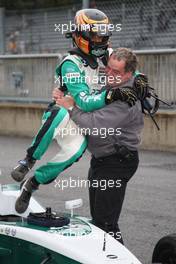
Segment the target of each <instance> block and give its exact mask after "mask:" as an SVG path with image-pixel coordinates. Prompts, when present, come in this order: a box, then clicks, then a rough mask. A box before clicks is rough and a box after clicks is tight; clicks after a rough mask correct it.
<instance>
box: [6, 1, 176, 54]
mask: <svg viewBox="0 0 176 264" xmlns="http://www.w3.org/2000/svg"><path fill="white" fill-rule="evenodd" d="M91 7H93V8H98V9H100V10H102V11H104V12H105V13H106V14H107V15H108V16H109V17H110V19H111V22H112V24H113V25H114V26H116V25H118V24H121V31H117V30H114V31H113V32H112V33H113V35H112V46H113V47H114V48H115V47H119V46H121V47H122V46H124V47H130V48H132V49H139V50H143V49H161V48H176V1H175V0H147V1H144V0H116V1H104V2H100V1H97V2H96V1H94V4H91ZM79 9H81V4H74V5H72V6H65V7H61V8H59V9H58V8H54V9H43V10H42V9H35V10H30V11H24V10H21V11H6V12H5V23H4V27H5V47H6V53H11V54H18V53H43V52H49V53H50V52H64V51H66V50H68V49H69V48H70V47H71V40H68V39H65V36H64V33H65V32H66V29H67V28H68V29H70V22H73V18H74V15H75V13H76V11H77V10H79ZM56 25H60V27H63V29H64V32H61V30H60V31H59V30H56ZM1 41H2V40H1Z"/></svg>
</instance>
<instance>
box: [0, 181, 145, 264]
mask: <svg viewBox="0 0 176 264" xmlns="http://www.w3.org/2000/svg"><path fill="white" fill-rule="evenodd" d="M19 192H20V187H19V186H18V185H16V184H10V185H0V263H1V264H24V263H25V264H29V263H30V264H31V263H33V264H71V263H72V264H73V263H75V264H76V263H83V264H105V263H108V264H141V262H140V261H139V260H138V259H137V258H136V257H135V256H134V255H133V254H132V253H131V252H130V251H129V250H128V249H127V248H126V247H125V246H123V245H122V244H120V243H119V242H118V241H117V240H115V239H114V238H113V237H112V236H110V235H109V234H107V233H106V232H104V231H103V230H101V229H99V228H97V227H96V226H94V225H93V224H92V223H91V220H90V219H88V218H86V217H81V216H76V215H74V214H73V209H74V208H77V207H79V206H80V205H81V204H82V200H81V199H77V200H73V201H67V202H66V209H70V210H71V213H68V214H61V213H55V212H52V210H51V208H47V209H45V208H44V207H43V206H41V205H40V204H39V203H38V202H37V201H36V200H35V199H34V198H32V199H31V201H30V204H29V207H28V209H27V211H26V212H25V213H24V214H22V215H19V214H18V213H17V212H16V211H15V201H16V198H17V196H18V195H19Z"/></svg>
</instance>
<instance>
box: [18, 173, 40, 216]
mask: <svg viewBox="0 0 176 264" xmlns="http://www.w3.org/2000/svg"><path fill="white" fill-rule="evenodd" d="M32 178H33V177H30V178H29V179H27V180H26V181H24V183H23V184H22V188H21V194H20V196H19V197H18V199H17V200H16V203H15V210H16V211H17V212H18V213H19V214H22V213H24V212H25V211H26V210H27V208H28V206H29V202H30V199H31V196H32V192H33V191H35V190H37V189H38V187H37V186H35V185H34V183H33V182H32Z"/></svg>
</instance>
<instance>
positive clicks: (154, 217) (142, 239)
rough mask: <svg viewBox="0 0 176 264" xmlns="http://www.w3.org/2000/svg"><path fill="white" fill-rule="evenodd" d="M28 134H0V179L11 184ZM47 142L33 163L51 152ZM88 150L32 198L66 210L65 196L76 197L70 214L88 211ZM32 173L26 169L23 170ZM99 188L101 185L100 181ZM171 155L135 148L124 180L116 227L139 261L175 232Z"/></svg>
mask: <svg viewBox="0 0 176 264" xmlns="http://www.w3.org/2000/svg"><path fill="white" fill-rule="evenodd" d="M30 143H31V139H29V138H17V137H6V136H0V149H1V151H0V174H1V175H0V183H1V184H6V183H14V181H13V180H12V179H11V177H10V171H11V169H12V168H13V167H14V166H16V162H17V161H18V160H19V159H22V158H23V157H24V156H25V149H26V148H27V147H28V146H29V144H30ZM57 150H58V149H57V146H56V145H55V144H53V145H52V146H51V147H50V148H49V150H48V152H47V154H45V155H44V157H43V159H42V161H39V162H38V163H37V164H36V165H35V168H36V167H37V166H38V165H40V164H43V163H44V162H46V161H47V160H49V159H50V158H51V157H52V156H54V153H56V152H57ZM89 160H90V155H89V153H85V154H84V156H83V157H82V159H81V160H80V161H79V162H77V163H75V164H74V165H73V166H72V167H70V168H69V169H67V170H66V171H64V172H63V173H62V174H61V175H60V177H58V179H57V182H52V183H51V184H49V185H45V186H44V185H43V186H41V187H40V190H39V191H38V192H37V193H36V194H35V197H36V198H37V199H38V200H39V201H40V202H41V203H42V204H43V205H44V206H51V207H52V208H53V209H54V210H56V211H66V210H65V208H64V203H65V201H66V200H71V199H76V198H82V199H83V202H84V205H83V207H82V208H79V209H76V210H75V213H77V214H81V215H84V216H89V215H90V214H89V202H88V183H86V182H85V181H84V182H83V181H82V183H81V180H86V179H87V171H88V168H89ZM29 175H32V171H31V172H30V173H29ZM102 188H103V186H102ZM175 219H176V154H174V153H168V152H156V151H140V166H139V168H138V170H137V172H136V174H135V176H134V177H133V178H132V179H131V181H130V182H129V184H128V187H127V191H126V197H125V202H124V205H123V210H122V214H121V217H120V221H119V224H120V228H121V232H122V235H123V238H124V242H125V245H126V247H127V248H128V249H129V250H131V251H132V252H133V253H134V254H135V255H136V257H138V258H139V260H140V261H141V262H142V263H143V264H149V263H151V257H152V252H153V248H154V246H155V244H156V243H157V241H158V240H159V239H160V238H161V237H162V236H164V235H167V234H170V233H174V232H176V224H175Z"/></svg>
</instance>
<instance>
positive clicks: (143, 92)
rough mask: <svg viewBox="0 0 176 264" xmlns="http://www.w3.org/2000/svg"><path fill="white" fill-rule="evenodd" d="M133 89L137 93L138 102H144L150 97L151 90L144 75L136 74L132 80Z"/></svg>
mask: <svg viewBox="0 0 176 264" xmlns="http://www.w3.org/2000/svg"><path fill="white" fill-rule="evenodd" d="M133 88H134V90H135V91H136V93H137V97H138V99H139V100H144V99H145V98H146V97H150V90H151V89H152V88H151V87H150V86H149V84H148V78H147V76H146V75H145V74H142V73H140V74H138V75H137V76H136V77H135V79H134V84H133Z"/></svg>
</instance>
